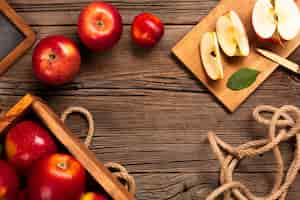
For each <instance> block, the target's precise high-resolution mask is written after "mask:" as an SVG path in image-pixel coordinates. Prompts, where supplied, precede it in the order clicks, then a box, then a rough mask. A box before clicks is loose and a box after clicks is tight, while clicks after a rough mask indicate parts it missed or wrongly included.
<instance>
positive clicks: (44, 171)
mask: <svg viewBox="0 0 300 200" xmlns="http://www.w3.org/2000/svg"><path fill="white" fill-rule="evenodd" d="M85 183H86V174H85V169H84V168H83V167H82V166H81V165H80V163H79V162H78V161H77V160H75V158H73V157H72V156H69V155H66V154H52V155H50V156H47V157H45V158H43V159H41V160H39V161H38V162H37V163H36V164H35V165H34V167H33V168H32V170H31V173H30V176H29V177H28V196H29V199H30V200H73V199H74V200H78V199H80V197H81V195H82V194H83V192H84V189H85Z"/></svg>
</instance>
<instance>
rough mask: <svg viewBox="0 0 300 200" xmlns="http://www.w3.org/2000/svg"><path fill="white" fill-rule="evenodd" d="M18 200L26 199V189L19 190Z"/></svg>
mask: <svg viewBox="0 0 300 200" xmlns="http://www.w3.org/2000/svg"><path fill="white" fill-rule="evenodd" d="M18 200H28V196H27V190H26V189H24V190H22V191H20V192H19V195H18Z"/></svg>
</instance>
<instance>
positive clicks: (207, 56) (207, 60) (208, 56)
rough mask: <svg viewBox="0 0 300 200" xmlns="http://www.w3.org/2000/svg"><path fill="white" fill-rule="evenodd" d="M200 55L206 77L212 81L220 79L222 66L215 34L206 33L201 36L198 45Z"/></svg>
mask: <svg viewBox="0 0 300 200" xmlns="http://www.w3.org/2000/svg"><path fill="white" fill-rule="evenodd" d="M200 54H201V59H202V63H203V66H204V69H205V71H206V73H207V75H208V76H209V77H210V78H211V79H212V80H218V79H222V78H223V66H222V61H221V55H220V48H219V44H218V39H217V34H216V33H215V32H207V33H205V34H204V35H203V37H202V41H201V44H200Z"/></svg>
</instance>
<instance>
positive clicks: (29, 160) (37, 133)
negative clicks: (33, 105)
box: [5, 120, 57, 174]
mask: <svg viewBox="0 0 300 200" xmlns="http://www.w3.org/2000/svg"><path fill="white" fill-rule="evenodd" d="M56 151H57V147H56V144H55V142H54V140H53V139H52V137H51V136H50V134H49V133H48V131H47V130H46V129H45V128H43V127H42V126H40V125H39V124H38V123H36V122H33V121H29V120H28V121H23V122H20V123H18V124H17V125H16V126H15V127H13V128H11V129H10V130H9V132H8V134H7V136H6V138H5V153H6V157H7V159H8V161H9V163H11V164H12V165H13V166H14V167H15V168H16V169H17V171H18V172H19V173H22V174H26V173H27V171H28V169H29V168H30V167H31V165H32V164H33V163H34V162H35V161H36V160H38V159H40V158H41V157H43V156H45V155H48V154H52V153H54V152H56Z"/></svg>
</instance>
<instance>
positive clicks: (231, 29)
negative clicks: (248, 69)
mask: <svg viewBox="0 0 300 200" xmlns="http://www.w3.org/2000/svg"><path fill="white" fill-rule="evenodd" d="M216 30H217V35H218V40H219V43H220V46H221V48H222V50H223V51H224V53H225V54H226V55H227V56H230V57H232V56H248V55H249V53H250V47H249V41H248V36H247V33H246V30H245V27H244V24H243V23H242V21H241V19H240V17H239V16H238V15H237V13H236V12H234V11H230V12H228V13H227V14H226V15H223V16H221V17H219V19H218V21H217V27H216Z"/></svg>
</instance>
